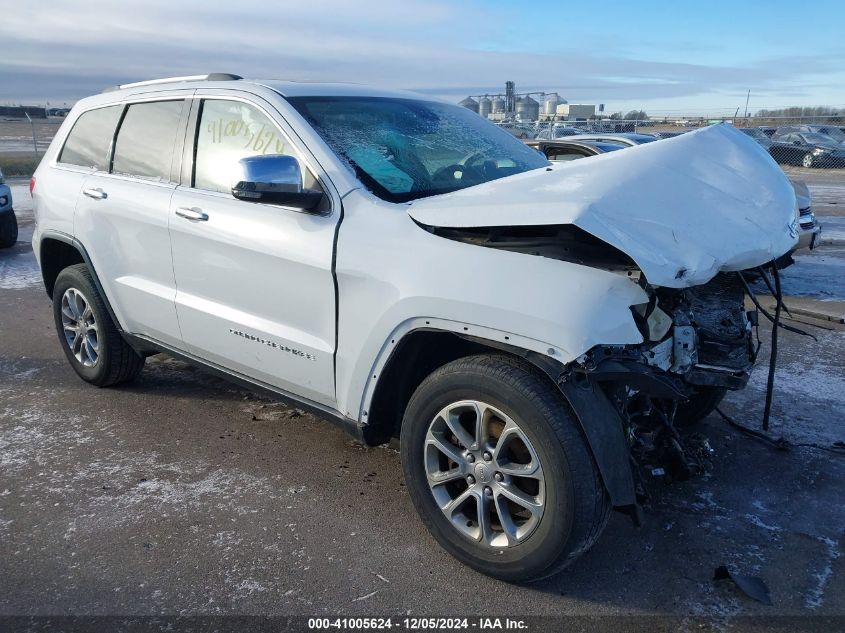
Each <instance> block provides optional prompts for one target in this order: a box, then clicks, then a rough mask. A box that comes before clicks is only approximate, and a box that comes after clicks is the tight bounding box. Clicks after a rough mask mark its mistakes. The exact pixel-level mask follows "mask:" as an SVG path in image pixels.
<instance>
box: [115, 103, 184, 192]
mask: <svg viewBox="0 0 845 633" xmlns="http://www.w3.org/2000/svg"><path fill="white" fill-rule="evenodd" d="M182 103H183V102H182V101H155V102H150V103H135V104H133V105H130V106H129V109H128V110H127V111H126V116H124V117H123V122H122V123H121V124H120V130H119V131H118V133H117V142H116V143H115V147H114V162H113V163H112V172H113V173H116V174H127V175H130V176H140V177H142V178H153V179H158V180H164V181H169V180H170V167H171V164H172V162H173V151H174V146H175V144H176V133H177V131H178V130H179V117H180V116H181V115H182Z"/></svg>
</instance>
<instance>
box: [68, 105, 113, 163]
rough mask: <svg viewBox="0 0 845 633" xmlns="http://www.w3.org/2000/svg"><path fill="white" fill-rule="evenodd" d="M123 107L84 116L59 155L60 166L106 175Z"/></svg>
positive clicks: (79, 119) (87, 113)
mask: <svg viewBox="0 0 845 633" xmlns="http://www.w3.org/2000/svg"><path fill="white" fill-rule="evenodd" d="M122 107H123V106H109V107H107V108H97V109H96V110H89V111H88V112H85V113H83V114H82V116H80V117H79V118H78V119H77V120H76V123H74V124H73V129H72V130H71V131H70V134H69V135H68V137H67V141H65V146H64V147H63V148H62V152H61V154H60V155H59V162H60V163H65V164H68V165H79V166H80V167H95V168H96V169H99V170H101V171H106V170H107V169H108V161H109V146H110V145H111V141H112V138H113V137H114V127H115V125H117V119H118V117H119V116H120V110H121V108H122Z"/></svg>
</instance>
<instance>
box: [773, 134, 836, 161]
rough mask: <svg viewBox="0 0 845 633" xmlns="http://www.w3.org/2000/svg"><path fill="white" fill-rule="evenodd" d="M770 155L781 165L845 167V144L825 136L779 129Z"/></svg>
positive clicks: (774, 137)
mask: <svg viewBox="0 0 845 633" xmlns="http://www.w3.org/2000/svg"><path fill="white" fill-rule="evenodd" d="M769 153H770V154H771V155H772V158H774V159H775V160H776V161H777V162H779V163H785V164H790V165H802V166H804V167H843V166H845V144H842V143H837V142H836V141H835V140H833V139H832V138H830V137H829V136H825V135H824V134H818V133H816V132H796V131H793V130H792V129H791V128H778V131H777V132H776V133H775V135H774V136H772V145H771V147H770V148H769Z"/></svg>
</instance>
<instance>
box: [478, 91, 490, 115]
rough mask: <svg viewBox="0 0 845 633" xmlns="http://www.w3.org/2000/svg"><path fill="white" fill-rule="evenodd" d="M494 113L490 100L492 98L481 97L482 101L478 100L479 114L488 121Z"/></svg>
mask: <svg viewBox="0 0 845 633" xmlns="http://www.w3.org/2000/svg"><path fill="white" fill-rule="evenodd" d="M492 111H493V102H492V101H491V100H490V97H487V96H484V97H481V99H479V100H478V114H480V115H481V116H483V117H484V118H485V119H486V118H488V117H489V116H490V113H491V112H492Z"/></svg>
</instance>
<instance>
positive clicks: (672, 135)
mask: <svg viewBox="0 0 845 633" xmlns="http://www.w3.org/2000/svg"><path fill="white" fill-rule="evenodd" d="M681 134H686V130H685V131H683V132H655V133H654V135H655V136H656V137H657V139H658V140H662V139H667V138H675V137H676V136H680V135H681Z"/></svg>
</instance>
